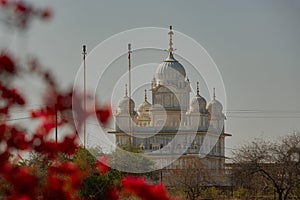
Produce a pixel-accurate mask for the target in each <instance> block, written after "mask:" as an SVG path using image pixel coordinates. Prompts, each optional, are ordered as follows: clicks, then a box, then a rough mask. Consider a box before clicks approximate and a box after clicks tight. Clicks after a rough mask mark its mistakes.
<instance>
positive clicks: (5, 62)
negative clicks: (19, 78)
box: [0, 53, 15, 73]
mask: <svg viewBox="0 0 300 200" xmlns="http://www.w3.org/2000/svg"><path fill="white" fill-rule="evenodd" d="M1 71H6V72H9V73H14V72H15V63H14V61H13V60H12V58H11V57H10V56H9V55H7V54H6V53H1V54H0V72H1Z"/></svg>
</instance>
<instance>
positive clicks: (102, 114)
mask: <svg viewBox="0 0 300 200" xmlns="http://www.w3.org/2000/svg"><path fill="white" fill-rule="evenodd" d="M96 115H97V118H98V120H99V121H100V123H101V124H106V123H108V120H109V118H110V116H111V109H110V107H109V106H105V107H104V108H98V109H96Z"/></svg>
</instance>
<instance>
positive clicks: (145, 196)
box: [122, 176, 171, 200]
mask: <svg viewBox="0 0 300 200" xmlns="http://www.w3.org/2000/svg"><path fill="white" fill-rule="evenodd" d="M122 186H123V188H124V191H125V193H129V194H130V193H133V194H135V195H137V196H138V197H140V198H141V199H142V200H152V199H160V200H171V198H170V197H169V196H168V195H167V192H166V189H165V187H164V185H162V184H158V185H150V184H148V183H147V182H146V180H145V179H144V178H138V177H132V176H127V177H125V178H123V180H122Z"/></svg>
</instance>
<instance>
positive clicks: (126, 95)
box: [125, 84, 128, 97]
mask: <svg viewBox="0 0 300 200" xmlns="http://www.w3.org/2000/svg"><path fill="white" fill-rule="evenodd" d="M127 95H128V93H127V84H125V96H126V97H127Z"/></svg>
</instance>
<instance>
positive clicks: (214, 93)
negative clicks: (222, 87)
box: [213, 88, 216, 100]
mask: <svg viewBox="0 0 300 200" xmlns="http://www.w3.org/2000/svg"><path fill="white" fill-rule="evenodd" d="M213 91H214V92H213V95H214V96H213V99H214V100H215V99H216V88H213Z"/></svg>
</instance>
